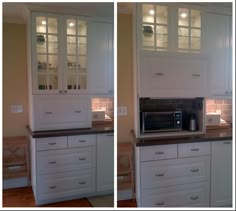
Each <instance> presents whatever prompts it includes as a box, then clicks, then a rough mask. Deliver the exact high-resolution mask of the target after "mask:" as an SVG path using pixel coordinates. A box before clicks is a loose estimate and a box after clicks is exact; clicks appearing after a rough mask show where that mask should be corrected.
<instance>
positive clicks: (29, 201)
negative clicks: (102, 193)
mask: <svg viewBox="0 0 236 211" xmlns="http://www.w3.org/2000/svg"><path fill="white" fill-rule="evenodd" d="M2 206H3V207H37V206H36V204H35V200H34V196H33V191H32V189H31V188H28V187H26V188H15V189H8V190H3V194H2ZM40 207H92V205H91V204H90V202H89V201H88V200H87V199H85V198H83V199H76V200H70V201H65V202H58V203H53V204H47V205H43V206H40Z"/></svg>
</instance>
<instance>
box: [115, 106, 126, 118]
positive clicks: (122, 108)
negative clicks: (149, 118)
mask: <svg viewBox="0 0 236 211" xmlns="http://www.w3.org/2000/svg"><path fill="white" fill-rule="evenodd" d="M117 115H118V116H127V115H128V113H127V106H118V108H117Z"/></svg>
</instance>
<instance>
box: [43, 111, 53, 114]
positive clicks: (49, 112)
mask: <svg viewBox="0 0 236 211" xmlns="http://www.w3.org/2000/svg"><path fill="white" fill-rule="evenodd" d="M45 114H53V112H51V111H48V112H45Z"/></svg>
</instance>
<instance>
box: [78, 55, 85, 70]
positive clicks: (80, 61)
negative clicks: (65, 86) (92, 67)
mask: <svg viewBox="0 0 236 211" xmlns="http://www.w3.org/2000/svg"><path fill="white" fill-rule="evenodd" d="M78 67H79V68H81V69H86V67H87V59H86V56H79V57H78Z"/></svg>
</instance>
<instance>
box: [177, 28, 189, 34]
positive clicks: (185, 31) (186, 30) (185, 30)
mask: <svg viewBox="0 0 236 211" xmlns="http://www.w3.org/2000/svg"><path fill="white" fill-rule="evenodd" d="M188 32H189V30H188V28H179V30H178V34H179V36H189V33H188Z"/></svg>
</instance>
